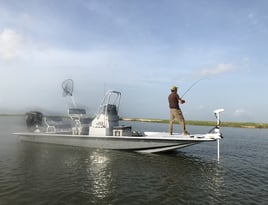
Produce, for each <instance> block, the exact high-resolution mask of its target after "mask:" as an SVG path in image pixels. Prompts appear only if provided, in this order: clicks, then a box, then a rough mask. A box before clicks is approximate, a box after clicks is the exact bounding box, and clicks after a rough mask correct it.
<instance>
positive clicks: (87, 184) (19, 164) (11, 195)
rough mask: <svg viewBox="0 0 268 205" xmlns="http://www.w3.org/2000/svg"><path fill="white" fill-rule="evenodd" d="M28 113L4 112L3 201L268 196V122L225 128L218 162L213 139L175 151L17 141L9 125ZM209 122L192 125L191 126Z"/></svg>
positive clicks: (18, 126)
mask: <svg viewBox="0 0 268 205" xmlns="http://www.w3.org/2000/svg"><path fill="white" fill-rule="evenodd" d="M23 120H24V119H23V118H17V117H2V118H1V117H0V129H1V133H0V204H1V205H5V204H8V205H13V204H14V205H16V204H23V205H31V204H34V205H39V204H40V205H41V204H46V205H47V204H50V205H53V204H64V205H65V204H79V205H83V204H129V205H131V204H139V205H140V204H243V205H244V204H268V152H267V150H268V149H267V148H268V130H266V129H238V128H223V129H222V132H223V133H224V139H223V140H222V141H221V159H220V162H219V163H218V162H217V161H216V143H215V142H212V143H207V144H200V145H195V146H192V147H188V148H184V149H181V150H179V151H178V152H176V153H174V154H137V153H132V152H121V151H108V150H96V149H88V148H79V147H68V146H59V145H47V144H35V143H26V142H20V141H19V140H18V139H17V137H16V136H14V135H12V134H11V133H13V132H16V131H23V130H24V129H25V128H24V124H23ZM124 124H127V123H125V122H124ZM133 127H135V128H137V129H141V130H151V131H166V130H167V125H164V124H151V123H135V124H134V125H133ZM209 129H210V127H196V126H191V127H190V126H188V130H189V131H190V132H191V133H198V132H199V133H200V132H205V131H208V130H209Z"/></svg>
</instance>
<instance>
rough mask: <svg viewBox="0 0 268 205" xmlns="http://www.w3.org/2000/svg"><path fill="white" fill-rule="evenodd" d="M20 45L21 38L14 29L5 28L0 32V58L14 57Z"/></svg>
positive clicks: (10, 58) (21, 43)
mask: <svg viewBox="0 0 268 205" xmlns="http://www.w3.org/2000/svg"><path fill="white" fill-rule="evenodd" d="M22 45H23V38H22V37H21V36H20V35H19V34H18V33H17V32H16V31H14V30H12V29H9V28H5V29H4V30H3V31H2V32H0V59H4V60H12V59H14V58H16V57H17V56H18V53H19V50H20V49H21V47H22Z"/></svg>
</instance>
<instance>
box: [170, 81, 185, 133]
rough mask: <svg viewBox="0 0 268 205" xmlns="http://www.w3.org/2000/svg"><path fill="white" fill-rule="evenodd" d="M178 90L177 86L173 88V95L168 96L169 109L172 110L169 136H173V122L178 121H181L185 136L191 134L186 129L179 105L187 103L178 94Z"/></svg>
mask: <svg viewBox="0 0 268 205" xmlns="http://www.w3.org/2000/svg"><path fill="white" fill-rule="evenodd" d="M177 90H178V88H177V87H176V86H172V87H171V93H170V95H169V96H168V102H169V109H170V117H169V128H168V131H169V134H170V135H172V132H173V121H174V119H177V120H178V121H179V124H180V127H181V131H182V134H183V135H188V134H189V133H188V132H187V131H186V128H185V120H184V117H183V114H182V111H181V109H180V106H179V104H183V103H185V100H183V99H181V98H180V97H179V95H178V93H177Z"/></svg>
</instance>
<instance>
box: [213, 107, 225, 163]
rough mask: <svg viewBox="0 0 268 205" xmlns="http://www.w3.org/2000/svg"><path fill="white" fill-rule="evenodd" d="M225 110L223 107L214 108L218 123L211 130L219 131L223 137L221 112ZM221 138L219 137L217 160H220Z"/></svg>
mask: <svg viewBox="0 0 268 205" xmlns="http://www.w3.org/2000/svg"><path fill="white" fill-rule="evenodd" d="M223 111H224V109H222V108H221V109H217V110H214V114H215V117H216V119H217V124H216V126H215V127H214V128H212V129H211V130H210V133H218V134H219V136H220V138H223V136H222V133H221V132H220V124H221V121H220V113H221V112H223ZM220 138H218V139H217V160H218V161H219V160H220Z"/></svg>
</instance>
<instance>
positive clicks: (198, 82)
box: [181, 78, 208, 98]
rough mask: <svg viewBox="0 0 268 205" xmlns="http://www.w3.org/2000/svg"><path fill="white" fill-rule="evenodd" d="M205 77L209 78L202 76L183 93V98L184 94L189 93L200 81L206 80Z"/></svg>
mask: <svg viewBox="0 0 268 205" xmlns="http://www.w3.org/2000/svg"><path fill="white" fill-rule="evenodd" d="M205 79H208V78H200V79H199V80H197V81H195V82H194V83H193V84H192V85H191V86H190V87H189V88H188V89H187V90H186V91H185V92H184V93H183V95H182V96H181V98H183V96H184V95H185V94H186V93H188V92H189V91H190V90H191V89H192V88H193V87H194V86H195V85H196V84H197V83H199V82H200V81H201V80H205Z"/></svg>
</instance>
